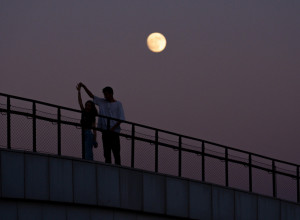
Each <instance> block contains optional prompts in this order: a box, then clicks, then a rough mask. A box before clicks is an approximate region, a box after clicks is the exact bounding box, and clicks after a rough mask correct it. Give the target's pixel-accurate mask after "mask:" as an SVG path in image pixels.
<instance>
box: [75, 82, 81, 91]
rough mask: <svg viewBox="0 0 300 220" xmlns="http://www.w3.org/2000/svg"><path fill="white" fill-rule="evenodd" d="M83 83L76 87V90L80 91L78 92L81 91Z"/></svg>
mask: <svg viewBox="0 0 300 220" xmlns="http://www.w3.org/2000/svg"><path fill="white" fill-rule="evenodd" d="M81 84H82V83H78V84H77V85H76V89H77V90H78V92H79V91H80V89H81V86H82V85H81Z"/></svg>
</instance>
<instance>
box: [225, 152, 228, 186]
mask: <svg viewBox="0 0 300 220" xmlns="http://www.w3.org/2000/svg"><path fill="white" fill-rule="evenodd" d="M225 184H226V186H227V187H228V185H229V181H228V149H227V148H225Z"/></svg>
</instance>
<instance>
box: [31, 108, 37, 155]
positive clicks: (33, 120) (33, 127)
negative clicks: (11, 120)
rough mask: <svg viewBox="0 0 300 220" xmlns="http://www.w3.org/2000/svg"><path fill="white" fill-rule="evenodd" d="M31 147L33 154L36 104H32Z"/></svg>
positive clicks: (34, 148)
mask: <svg viewBox="0 0 300 220" xmlns="http://www.w3.org/2000/svg"><path fill="white" fill-rule="evenodd" d="M32 145H33V152H36V103H35V102H33V103H32Z"/></svg>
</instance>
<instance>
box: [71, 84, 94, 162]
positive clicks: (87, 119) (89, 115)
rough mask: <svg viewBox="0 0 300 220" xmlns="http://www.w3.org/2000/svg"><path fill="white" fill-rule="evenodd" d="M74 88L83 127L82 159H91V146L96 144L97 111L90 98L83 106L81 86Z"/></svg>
mask: <svg viewBox="0 0 300 220" xmlns="http://www.w3.org/2000/svg"><path fill="white" fill-rule="evenodd" d="M76 88H77V90H78V103H79V106H80V109H81V111H82V114H81V121H80V124H81V126H82V129H83V137H82V138H84V151H85V152H84V159H86V160H93V159H94V158H93V146H94V147H95V148H96V147H97V146H98V144H97V131H96V116H97V115H98V112H97V109H96V106H95V103H94V102H93V101H91V100H89V101H87V102H86V103H85V105H84V106H83V104H82V99H81V93H80V88H81V87H80V86H77V87H76ZM92 130H93V132H92Z"/></svg>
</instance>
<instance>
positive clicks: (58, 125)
mask: <svg viewBox="0 0 300 220" xmlns="http://www.w3.org/2000/svg"><path fill="white" fill-rule="evenodd" d="M57 154H58V155H59V156H60V155H61V110H60V107H58V109H57Z"/></svg>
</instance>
